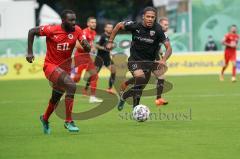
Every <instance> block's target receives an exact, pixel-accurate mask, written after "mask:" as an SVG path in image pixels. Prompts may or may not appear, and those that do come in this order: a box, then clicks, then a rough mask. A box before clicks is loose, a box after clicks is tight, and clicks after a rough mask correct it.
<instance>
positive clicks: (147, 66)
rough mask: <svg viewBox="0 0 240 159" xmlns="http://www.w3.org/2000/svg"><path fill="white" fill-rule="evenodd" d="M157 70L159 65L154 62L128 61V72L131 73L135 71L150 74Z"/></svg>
mask: <svg viewBox="0 0 240 159" xmlns="http://www.w3.org/2000/svg"><path fill="white" fill-rule="evenodd" d="M158 69H159V63H158V62H155V61H128V70H129V71H130V72H131V73H133V72H134V71H136V70H143V72H152V71H154V70H158Z"/></svg>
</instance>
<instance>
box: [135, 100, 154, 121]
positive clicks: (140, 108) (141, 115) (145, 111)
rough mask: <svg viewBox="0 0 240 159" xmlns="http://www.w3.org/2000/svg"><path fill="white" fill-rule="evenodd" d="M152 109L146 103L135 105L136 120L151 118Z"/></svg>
mask: <svg viewBox="0 0 240 159" xmlns="http://www.w3.org/2000/svg"><path fill="white" fill-rule="evenodd" d="M149 114H150V110H149V108H148V107H147V106H145V105H142V104H140V105H137V106H135V107H134V109H133V112H132V115H133V118H134V120H136V121H138V122H144V121H146V120H147V119H148V118H149Z"/></svg>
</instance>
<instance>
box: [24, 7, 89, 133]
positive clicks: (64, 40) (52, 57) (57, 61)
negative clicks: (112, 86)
mask: <svg viewBox="0 0 240 159" xmlns="http://www.w3.org/2000/svg"><path fill="white" fill-rule="evenodd" d="M61 18H62V24H61V25H46V26H40V27H36V28H32V29H30V30H29V32H28V54H27V56H26V60H27V61H28V62H29V63H32V62H33V60H34V55H33V49H32V46H33V42H34V37H35V36H46V43H47V53H46V57H45V61H44V67H43V71H44V73H45V76H46V78H47V79H48V80H49V81H50V82H52V84H53V90H52V96H51V98H50V100H49V103H48V107H47V109H46V111H45V113H44V115H41V116H40V120H41V122H42V124H43V130H44V133H45V134H49V133H50V127H49V122H48V119H49V117H50V115H51V114H52V112H53V111H54V109H55V108H56V106H57V104H58V102H59V101H60V99H61V97H62V95H63V93H64V92H66V96H65V104H66V120H65V124H64V126H65V128H67V129H68V130H69V131H70V132H77V131H79V128H78V127H77V126H75V124H74V122H73V120H72V116H71V114H72V108H73V99H74V94H75V91H76V85H75V83H74V81H73V80H72V79H71V78H70V71H71V62H72V61H71V54H72V51H73V48H74V46H75V43H76V41H77V40H79V41H80V42H79V43H80V44H81V46H82V47H83V48H84V50H86V51H90V45H89V44H88V43H87V41H86V40H82V29H81V28H80V27H78V26H76V25H75V24H76V15H75V13H74V12H73V11H71V10H64V11H63V12H62V14H61Z"/></svg>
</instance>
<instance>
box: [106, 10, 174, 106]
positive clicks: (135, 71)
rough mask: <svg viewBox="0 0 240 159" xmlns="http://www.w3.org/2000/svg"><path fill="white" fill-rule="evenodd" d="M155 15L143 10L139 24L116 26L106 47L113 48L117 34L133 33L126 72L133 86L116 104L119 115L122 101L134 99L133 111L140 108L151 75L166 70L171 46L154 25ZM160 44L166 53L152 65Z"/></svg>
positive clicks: (128, 23) (161, 31) (123, 23)
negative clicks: (119, 32)
mask: <svg viewBox="0 0 240 159" xmlns="http://www.w3.org/2000/svg"><path fill="white" fill-rule="evenodd" d="M156 15H157V12H156V9H155V8H153V7H146V8H145V9H144V11H143V20H142V22H139V23H138V22H133V21H126V22H120V23H118V24H117V25H116V26H115V28H114V29H113V32H112V34H111V36H110V38H109V40H108V44H107V45H106V48H107V49H112V48H113V40H114V38H115V36H116V34H117V32H118V31H119V30H126V31H130V32H131V33H132V43H131V48H130V57H129V58H128V69H129V71H130V72H131V73H132V75H133V77H134V79H135V83H134V87H132V88H131V89H129V90H128V91H126V92H124V93H123V94H122V95H121V97H120V101H119V103H118V110H119V111H121V110H122V109H123V106H124V103H125V100H126V99H127V98H128V97H131V96H132V97H133V107H135V106H136V105H139V102H140V97H141V95H142V91H143V89H144V88H145V86H146V84H147V82H148V80H149V78H150V76H151V72H153V74H154V75H155V76H156V77H159V76H161V75H162V73H163V71H162V70H163V69H164V66H166V61H167V59H168V58H169V57H170V56H171V54H172V48H171V45H170V42H169V41H168V40H167V38H166V36H165V34H164V31H163V30H162V28H161V26H160V25H159V24H158V23H156V21H155V20H156ZM160 43H162V44H163V45H164V46H165V48H166V52H165V54H164V56H163V58H162V59H160V60H159V61H156V62H155V60H156V57H157V55H156V54H158V51H159V44H160ZM165 68H166V67H165Z"/></svg>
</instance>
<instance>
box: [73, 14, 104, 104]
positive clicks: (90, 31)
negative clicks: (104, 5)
mask: <svg viewBox="0 0 240 159" xmlns="http://www.w3.org/2000/svg"><path fill="white" fill-rule="evenodd" d="M87 26H88V27H87V28H85V29H84V30H83V36H84V38H85V39H86V40H87V41H88V42H89V44H90V45H91V52H92V53H94V52H95V51H96V49H95V47H94V39H95V36H96V31H95V29H96V26H97V22H96V18H94V17H89V18H88V19H87ZM76 48H77V50H76V51H75V54H74V59H75V67H76V73H75V74H74V75H73V76H72V78H73V80H74V81H75V82H79V81H80V78H81V75H82V72H83V70H86V71H87V72H88V73H89V74H90V82H89V83H90V87H91V94H90V98H89V103H98V102H102V99H98V98H97V97H96V87H97V80H98V74H97V70H96V68H95V65H94V63H93V61H92V59H91V57H90V54H89V53H87V52H85V51H84V49H83V48H82V47H81V45H79V43H78V42H77V43H76ZM83 94H84V95H87V90H86V89H83Z"/></svg>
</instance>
